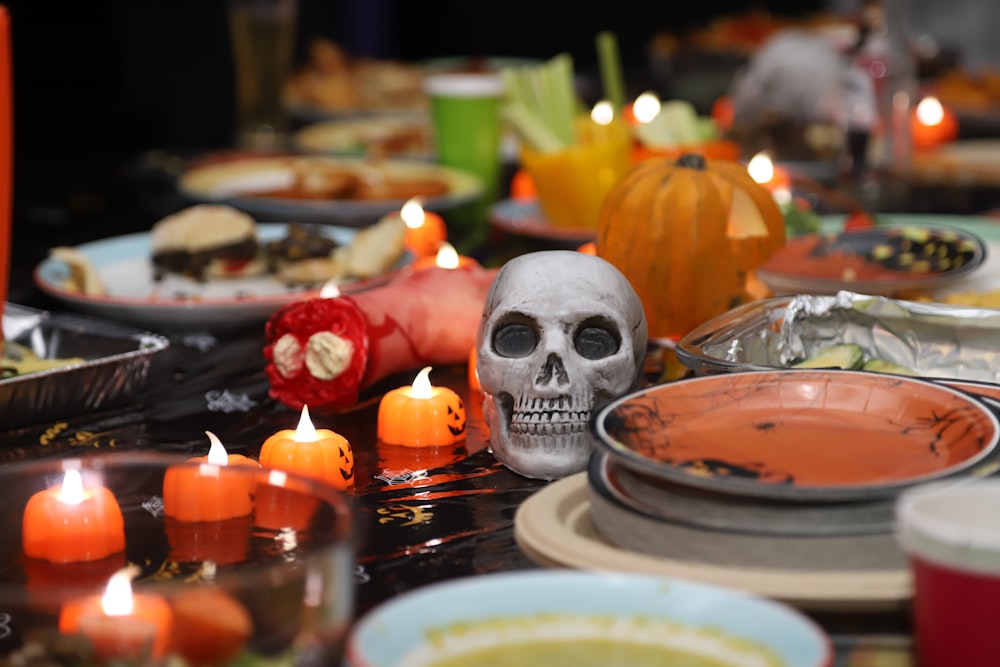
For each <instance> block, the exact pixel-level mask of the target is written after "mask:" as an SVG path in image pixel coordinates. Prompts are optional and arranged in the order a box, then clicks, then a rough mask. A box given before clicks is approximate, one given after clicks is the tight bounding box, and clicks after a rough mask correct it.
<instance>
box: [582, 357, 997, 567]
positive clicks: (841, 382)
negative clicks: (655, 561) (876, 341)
mask: <svg viewBox="0 0 1000 667" xmlns="http://www.w3.org/2000/svg"><path fill="white" fill-rule="evenodd" d="M594 430H595V434H596V440H597V442H598V443H599V451H598V453H597V454H596V455H595V457H594V458H593V460H592V463H591V466H590V469H589V471H588V483H589V496H590V504H591V511H592V515H593V520H594V524H595V526H596V528H597V530H598V532H599V533H600V534H601V535H602V536H603V537H604V538H605V539H607V540H608V541H609V542H611V543H613V544H616V545H618V546H621V547H625V548H628V549H631V550H635V551H639V552H642V553H646V554H652V555H659V556H666V557H670V558H677V559H682V560H691V561H697V562H701V563H709V564H715V565H723V566H749V567H769V568H775V567H777V568H784V569H800V570H815V569H839V570H844V569H847V570H850V569H857V570H872V569H880V568H882V569H896V568H900V567H904V566H905V560H904V556H903V554H902V552H901V550H900V549H899V548H898V546H897V545H896V542H895V539H894V536H893V524H894V503H895V500H896V497H897V496H898V494H899V493H900V492H901V491H902V490H904V489H906V488H909V487H911V486H914V485H917V484H922V483H925V482H928V481H932V480H941V479H947V478H951V479H953V480H954V481H955V483H957V484H959V483H962V481H963V480H966V479H970V478H973V477H976V476H981V475H984V474H988V473H990V472H992V471H994V470H995V469H996V468H997V465H998V464H997V460H998V447H997V442H998V434H1000V428H998V423H997V417H996V415H995V414H994V413H993V411H992V410H991V409H990V408H989V407H988V406H987V405H986V404H984V403H983V402H981V401H980V400H979V399H977V398H976V397H974V396H972V395H970V394H967V393H966V392H963V391H959V390H957V389H955V388H952V387H948V386H944V385H942V384H936V383H932V382H928V381H924V380H919V379H915V378H909V377H902V376H894V375H879V374H875V373H865V372H851V371H835V370H827V371H805V370H801V371H799V370H796V371H758V372H747V373H734V374H725V375H713V376H705V377H700V378H693V379H688V380H682V381H679V382H674V383H670V384H664V385H657V386H654V387H651V388H648V389H644V390H641V391H639V392H636V393H634V394H630V395H628V396H625V397H622V398H620V399H618V400H616V401H614V402H613V403H611V404H610V405H608V406H606V407H605V408H603V409H602V410H601V411H600V412H599V413H598V414H597V415H596V416H595V421H594Z"/></svg>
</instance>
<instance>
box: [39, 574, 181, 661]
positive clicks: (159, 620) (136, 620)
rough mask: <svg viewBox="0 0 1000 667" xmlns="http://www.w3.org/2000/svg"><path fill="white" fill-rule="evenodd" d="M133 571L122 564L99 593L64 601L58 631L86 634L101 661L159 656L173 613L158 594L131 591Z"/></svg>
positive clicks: (167, 640)
mask: <svg viewBox="0 0 1000 667" xmlns="http://www.w3.org/2000/svg"><path fill="white" fill-rule="evenodd" d="M137 573H138V568H137V567H135V566H130V567H126V568H124V569H122V570H119V571H118V572H116V573H115V574H113V575H112V576H111V578H110V579H109V580H108V585H107V587H106V588H105V590H104V594H103V595H92V596H89V597H86V598H81V599H79V600H73V601H71V602H68V603H66V604H65V605H64V606H63V608H62V610H61V611H60V613H59V632H61V633H63V634H67V635H71V634H82V635H84V636H85V637H87V638H88V639H89V640H90V641H91V643H92V644H93V646H94V651H95V653H96V654H97V656H98V657H99V658H100V659H101V660H102V661H111V660H116V659H117V660H126V661H127V660H136V659H139V660H140V661H141V658H143V657H145V656H152V657H154V658H159V657H162V656H163V654H164V653H165V652H166V650H167V646H168V643H169V641H170V633H171V626H172V622H173V612H172V611H171V609H170V604H169V603H168V602H167V601H166V599H164V598H163V597H161V596H159V595H148V594H147V595H143V594H134V593H133V592H132V579H133V578H134V577H135V575H136V574H137Z"/></svg>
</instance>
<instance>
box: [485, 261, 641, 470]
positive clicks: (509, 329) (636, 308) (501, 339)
mask: <svg viewBox="0 0 1000 667" xmlns="http://www.w3.org/2000/svg"><path fill="white" fill-rule="evenodd" d="M646 337H647V332H646V317H645V314H644V313H643V309H642V302H641V301H640V300H639V297H638V296H637V295H636V293H635V290H634V289H633V288H632V285H631V284H630V283H629V281H628V279H627V278H625V276H624V275H622V273H621V272H620V271H619V270H618V269H617V268H615V267H614V265H612V264H611V263H609V262H607V261H605V260H603V259H601V258H599V257H595V256H593V255H587V254H584V253H580V252H575V251H571V250H552V251H543V252H534V253H529V254H526V255H521V256H519V257H516V258H514V259H512V260H510V261H509V262H507V263H506V264H505V265H504V266H503V267H502V268H501V269H500V271H499V272H498V273H497V276H496V278H495V279H494V281H493V284H492V285H491V286H490V291H489V293H488V294H487V296H486V304H485V307H484V309H483V319H482V321H481V323H480V325H479V332H478V338H477V346H476V347H477V350H476V354H477V361H476V363H477V366H476V369H477V372H478V374H479V384H480V386H481V387H482V391H483V414H484V416H485V418H486V422H487V424H488V425H489V428H490V446H491V448H492V450H493V454H494V456H496V457H497V459H498V460H500V461H501V462H502V463H503V464H504V465H506V466H507V467H508V468H510V469H511V470H513V471H514V472H516V473H519V474H521V475H524V476H526V477H533V478H539V479H555V478H558V477H565V476H566V475H570V474H573V473H576V472H579V471H581V470H583V469H584V468H585V467H586V465H587V460H588V458H589V457H590V453H591V450H592V444H591V436H590V433H589V431H588V424H589V420H590V415H591V413H592V412H593V411H594V410H596V409H598V408H600V407H602V406H603V405H605V404H607V403H608V402H610V401H611V400H612V399H614V398H616V397H618V396H621V395H622V394H625V393H627V392H628V391H631V390H632V389H634V388H636V387H637V386H638V384H639V379H640V377H641V374H642V367H643V360H644V358H645V354H646Z"/></svg>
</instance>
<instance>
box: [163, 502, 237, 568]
mask: <svg viewBox="0 0 1000 667" xmlns="http://www.w3.org/2000/svg"><path fill="white" fill-rule="evenodd" d="M252 528H253V519H252V517H251V516H250V515H249V514H248V515H246V516H238V517H234V518H232V519H224V520H221V521H214V520H213V521H180V520H178V519H175V518H173V517H170V516H167V517H164V521H163V530H164V532H165V533H166V535H167V543H168V544H169V545H170V551H169V552H168V554H167V557H168V558H169V559H170V560H172V561H173V562H175V563H205V562H209V561H210V562H212V563H215V564H216V565H229V564H231V563H242V562H243V561H244V560H246V557H247V552H248V551H249V550H250V534H251V529H252Z"/></svg>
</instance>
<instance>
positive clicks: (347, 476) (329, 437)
mask: <svg viewBox="0 0 1000 667" xmlns="http://www.w3.org/2000/svg"><path fill="white" fill-rule="evenodd" d="M259 458H260V464H261V465H262V466H263V467H265V468H272V469H275V470H283V471H285V472H291V473H296V474H299V475H302V476H303V477H308V478H310V479H316V480H319V481H321V482H325V483H327V484H329V485H330V486H332V487H334V488H336V489H340V490H342V491H343V490H346V489H349V488H351V487H353V486H354V451H353V450H352V449H351V443H349V442H348V441H347V438H345V437H344V436H342V435H340V434H339V433H336V432H334V431H331V430H330V429H327V428H319V429H318V428H316V427H315V426H313V423H312V420H311V419H310V418H309V406H303V407H302V413H301V415H300V416H299V424H298V426H297V427H296V428H295V430H294V431H293V430H291V429H282V430H281V431H278V432H277V433H275V434H274V435H272V436H271V437H269V438H268V439H267V440H265V441H264V444H263V445H262V446H261V448H260V457H259Z"/></svg>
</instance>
